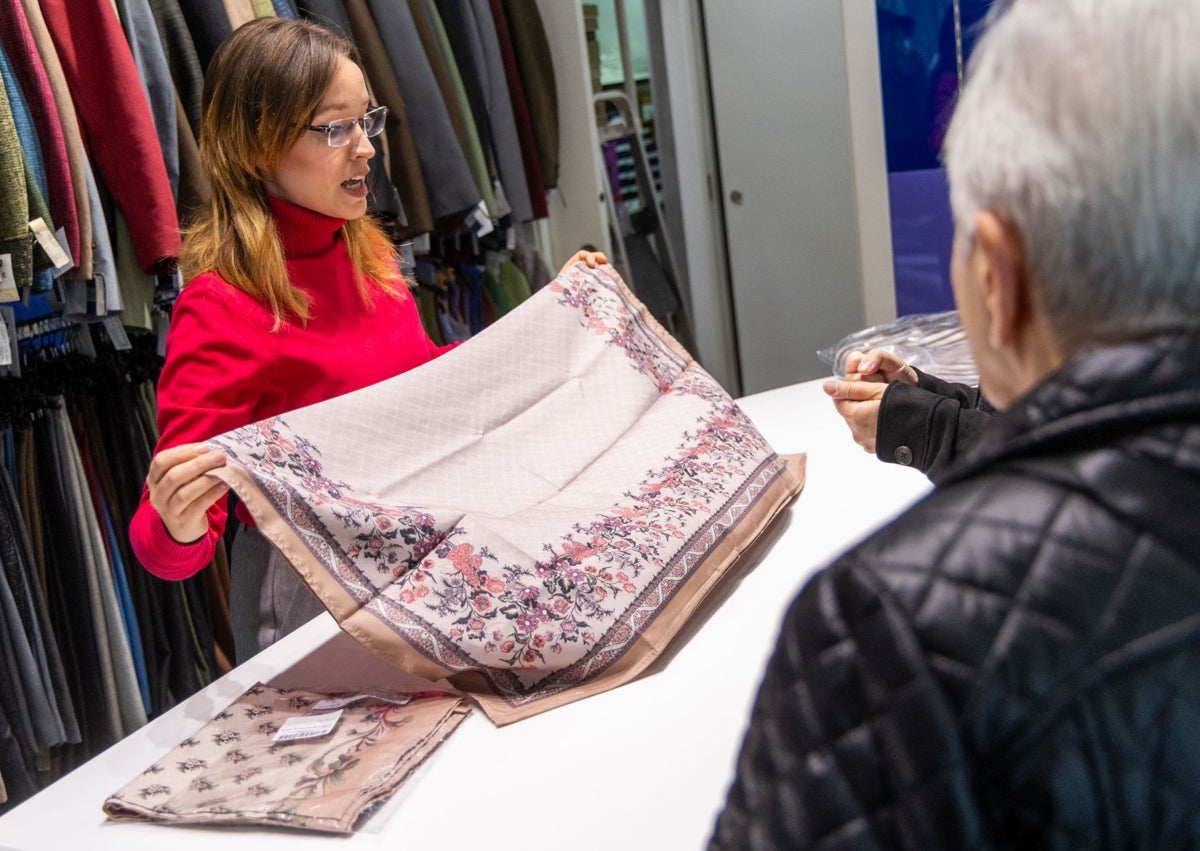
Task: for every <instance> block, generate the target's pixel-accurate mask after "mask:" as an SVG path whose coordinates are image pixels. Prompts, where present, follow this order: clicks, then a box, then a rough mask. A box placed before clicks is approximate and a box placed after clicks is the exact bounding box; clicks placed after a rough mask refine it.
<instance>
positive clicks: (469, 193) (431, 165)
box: [367, 0, 481, 220]
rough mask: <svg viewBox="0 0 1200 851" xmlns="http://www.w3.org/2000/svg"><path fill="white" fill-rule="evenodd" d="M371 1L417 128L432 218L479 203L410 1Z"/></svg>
mask: <svg viewBox="0 0 1200 851" xmlns="http://www.w3.org/2000/svg"><path fill="white" fill-rule="evenodd" d="M367 3H368V6H369V7H370V9H371V17H372V18H373V19H374V21H375V27H376V29H377V30H378V31H379V36H380V38H381V39H382V41H383V44H384V47H385V48H386V50H387V54H388V57H389V59H390V61H391V66H392V72H393V74H394V75H395V77H396V82H397V84H398V85H399V87H400V91H401V93H402V95H403V96H404V103H405V106H406V108H407V111H408V116H409V118H410V119H411V122H412V127H413V128H414V130H415V132H414V134H413V141H414V142H415V144H416V148H417V155H418V157H419V159H420V163H421V173H422V174H423V175H424V176H425V188H426V190H427V191H428V193H429V205H430V210H431V211H432V213H433V217H434V219H435V220H438V219H443V218H447V217H449V216H453V215H456V214H460V213H462V212H463V211H465V210H469V209H471V208H472V207H475V206H476V205H477V204H478V203H479V201H480V198H481V196H480V194H479V192H478V190H477V189H476V187H475V182H474V179H473V178H472V177H471V170H470V167H469V166H468V165H467V159H466V155H465V154H464V153H463V148H462V144H461V143H460V142H459V141H458V137H457V135H456V134H455V132H454V127H453V125H452V124H451V122H450V113H449V111H448V109H447V106H446V102H445V100H443V99H442V95H441V91H440V89H439V88H438V85H437V80H436V79H435V77H434V75H433V69H432V67H431V66H430V64H429V61H428V60H427V59H426V58H425V51H424V49H423V48H422V46H421V39H420V37H419V36H418V33H417V30H416V25H415V23H414V21H413V17H412V13H411V11H410V10H409V7H408V4H407V3H394V4H393V3H389V2H387V0H367Z"/></svg>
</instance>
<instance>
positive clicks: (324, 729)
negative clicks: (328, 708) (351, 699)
mask: <svg viewBox="0 0 1200 851" xmlns="http://www.w3.org/2000/svg"><path fill="white" fill-rule="evenodd" d="M341 717H342V710H340V709H339V710H338V711H337V712H328V713H326V714H324V715H297V716H295V717H293V718H289V719H288V720H286V721H284V722H283V724H281V725H280V727H279V732H277V733H276V734H275V737H274V738H273V739H272V740H271V741H273V742H292V741H295V740H297V739H319V738H320V737H321V736H328V735H329V734H330V733H332V732H333V728H334V727H336V726H337V722H338V719H339V718H341Z"/></svg>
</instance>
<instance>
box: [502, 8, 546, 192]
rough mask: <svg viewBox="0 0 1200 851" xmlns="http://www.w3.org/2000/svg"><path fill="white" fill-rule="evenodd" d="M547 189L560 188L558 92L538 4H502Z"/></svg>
mask: <svg viewBox="0 0 1200 851" xmlns="http://www.w3.org/2000/svg"><path fill="white" fill-rule="evenodd" d="M502 5H503V7H504V13H505V19H506V21H507V23H508V32H509V36H510V38H511V39H512V44H513V51H514V53H515V55H516V59H517V66H518V68H519V69H520V72H521V83H522V87H523V88H524V90H525V99H526V101H527V102H528V105H529V115H530V122H531V123H532V125H533V133H534V137H535V138H536V140H537V149H538V162H539V163H540V165H541V172H542V181H543V183H544V184H545V188H546V189H553V188H554V187H555V186H558V89H557V84H556V83H555V77H554V57H553V55H552V54H551V52H550V42H549V40H548V39H547V38H546V30H545V28H544V27H543V26H542V16H541V14H540V13H539V12H538V8H537V2H536V0H502Z"/></svg>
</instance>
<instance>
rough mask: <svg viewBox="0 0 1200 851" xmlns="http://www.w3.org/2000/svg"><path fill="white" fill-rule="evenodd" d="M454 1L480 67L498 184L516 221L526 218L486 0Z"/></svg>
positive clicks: (525, 191) (529, 212)
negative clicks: (463, 20)
mask: <svg viewBox="0 0 1200 851" xmlns="http://www.w3.org/2000/svg"><path fill="white" fill-rule="evenodd" d="M455 2H458V3H460V4H461V5H462V9H463V17H464V19H465V21H466V23H467V25H468V28H467V35H468V40H469V41H470V43H471V45H472V46H473V48H474V50H475V51H476V65H477V67H478V68H479V69H480V76H479V80H480V86H481V89H482V95H483V99H484V106H485V109H486V110H487V114H488V118H489V121H490V127H491V135H490V138H491V140H492V145H493V147H494V149H495V156H496V168H497V170H498V171H499V176H500V184H501V186H503V187H504V195H505V197H506V198H507V199H508V203H509V205H510V206H511V207H512V213H513V217H514V218H515V219H516V220H517V221H519V222H527V221H529V220H531V219H532V218H533V217H534V216H533V207H532V205H531V203H530V200H529V184H528V183H527V181H526V177H525V165H524V163H523V161H522V158H521V139H520V136H519V134H518V133H517V124H516V118H515V117H514V114H513V104H512V97H511V95H510V94H509V91H508V82H507V80H506V78H505V75H504V57H503V55H502V54H501V51H500V41H499V36H498V35H497V33H496V25H495V22H494V21H493V20H492V13H491V11H490V9H489V7H488V3H487V0H455Z"/></svg>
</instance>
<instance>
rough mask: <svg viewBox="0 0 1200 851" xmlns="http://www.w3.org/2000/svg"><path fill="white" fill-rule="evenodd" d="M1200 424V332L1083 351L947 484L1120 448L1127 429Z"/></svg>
mask: <svg viewBox="0 0 1200 851" xmlns="http://www.w3.org/2000/svg"><path fill="white" fill-rule="evenodd" d="M1171 420H1179V421H1188V422H1192V423H1196V422H1197V421H1200V334H1197V333H1185V332H1176V333H1170V334H1162V335H1158V336H1154V337H1149V338H1146V339H1142V340H1133V341H1128V342H1124V343H1119V344H1113V345H1108V346H1102V347H1096V348H1092V349H1088V350H1085V351H1082V352H1080V353H1078V354H1077V355H1075V356H1074V357H1072V358H1071V359H1070V360H1068V361H1067V363H1065V364H1064V365H1063V366H1062V367H1061V368H1060V369H1058V370H1057V371H1055V372H1054V373H1053V374H1051V375H1050V376H1048V377H1047V378H1046V379H1044V380H1043V381H1042V382H1041V383H1039V384H1038V385H1037V386H1036V387H1034V388H1033V389H1032V390H1030V391H1029V392H1028V393H1027V394H1026V395H1025V396H1023V397H1022V398H1020V399H1018V400H1017V401H1016V402H1014V403H1013V405H1012V406H1011V407H1010V408H1009V409H1008V410H1007V411H1005V412H1003V413H1002V414H1000V415H998V416H997V417H996V418H995V420H994V421H993V422H991V423H989V424H988V427H987V428H986V429H984V431H983V433H982V436H981V438H980V441H979V443H978V444H977V445H976V446H975V447H974V448H972V449H971V450H970V451H968V452H967V453H966V455H964V456H963V458H962V459H961V462H960V463H958V464H956V465H955V467H954V468H953V469H952V470H951V471H949V474H948V475H947V476H946V479H945V483H949V482H952V481H956V480H958V479H962V478H966V477H969V476H971V475H974V474H975V473H978V472H979V471H980V470H982V469H983V468H985V467H989V466H991V465H993V464H995V463H996V462H998V461H1000V460H1002V459H1007V458H1011V457H1014V456H1020V455H1031V454H1036V453H1042V452H1045V451H1053V450H1059V451H1061V450H1063V449H1064V447H1068V446H1087V445H1092V446H1096V445H1102V444H1103V443H1105V442H1108V443H1115V442H1116V436H1117V435H1118V434H1119V433H1121V432H1123V431H1126V430H1129V429H1133V428H1137V427H1139V426H1143V427H1144V426H1147V425H1150V424H1152V423H1155V422H1167V421H1171Z"/></svg>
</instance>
